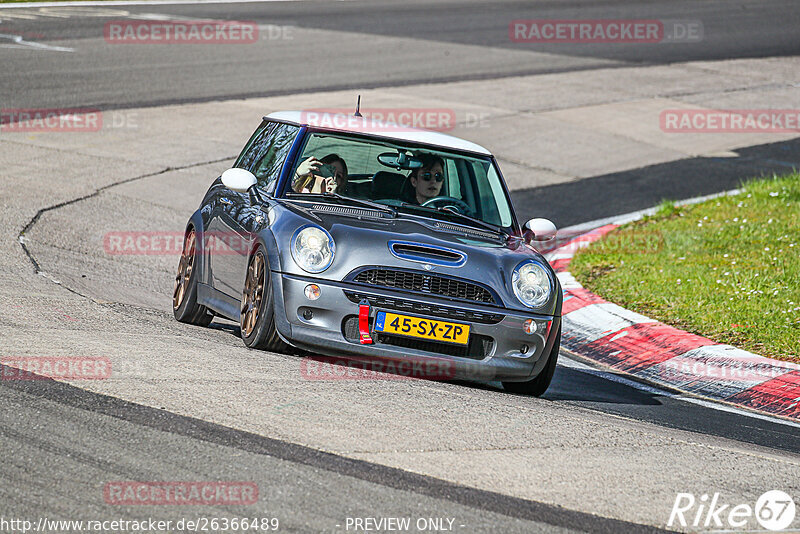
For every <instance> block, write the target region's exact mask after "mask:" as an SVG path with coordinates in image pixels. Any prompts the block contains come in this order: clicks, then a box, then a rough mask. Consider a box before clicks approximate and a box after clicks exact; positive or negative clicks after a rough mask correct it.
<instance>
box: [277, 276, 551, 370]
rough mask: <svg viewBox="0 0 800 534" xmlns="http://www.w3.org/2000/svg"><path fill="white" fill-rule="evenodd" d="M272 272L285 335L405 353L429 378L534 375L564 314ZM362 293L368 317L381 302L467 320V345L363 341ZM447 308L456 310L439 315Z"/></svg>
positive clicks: (317, 347) (307, 342)
mask: <svg viewBox="0 0 800 534" xmlns="http://www.w3.org/2000/svg"><path fill="white" fill-rule="evenodd" d="M271 278H272V282H271V283H272V286H273V287H272V289H273V295H275V314H276V325H277V327H278V332H279V333H280V334H281V336H282V337H283V338H284V339H285V341H287V342H289V343H290V344H292V345H294V346H296V347H298V348H301V349H305V350H308V351H312V352H317V353H320V354H323V355H326V356H343V355H356V356H358V357H360V359H362V360H363V359H372V358H380V359H382V360H386V359H388V360H391V361H395V362H397V363H398V364H400V363H406V364H408V362H409V361H410V362H411V364H408V365H409V367H408V368H411V367H412V364H415V363H420V365H419V366H417V367H414V368H415V369H435V372H434V376H431V377H432V378H444V379H455V380H481V381H492V380H503V381H521V380H528V379H530V378H532V377H535V376H536V375H538V373H539V372H540V371H541V369H542V368H543V367H544V365H545V364H546V363H547V362H546V360H547V358H546V357H543V356H544V355H547V354H549V352H550V349H551V348H552V346H553V341H554V338H555V336H556V335H557V333H558V331H559V326H560V321H561V318H560V317H558V316H555V317H553V316H547V315H537V314H533V313H525V312H520V311H516V310H507V309H502V308H496V307H487V306H483V305H480V304H477V303H476V304H475V305H471V304H469V303H462V302H459V303H452V302H447V301H443V300H441V299H436V298H435V297H431V298H428V297H427V296H421V295H417V294H410V293H402V292H396V291H393V290H391V289H389V288H380V287H369V288H364V287H363V286H360V285H354V284H349V283H346V282H331V281H327V280H320V279H316V278H313V277H305V276H297V275H290V274H284V273H278V272H274V271H273V272H272V277H271ZM312 283H313V284H316V285H318V286H319V288H320V297H319V298H318V299H317V300H313V301H312V300H309V299H308V298H307V297H306V296H305V287H306V286H307V285H308V284H312ZM364 297H368V299H369V301H370V302H371V304H372V305H371V307H370V314H369V315H370V324H372V320H373V319H374V317H375V314H376V313H377V311H378V310H385V311H393V312H395V313H402V314H407V315H413V316H417V317H424V318H431V319H434V320H437V319H438V320H445V321H451V322H455V323H468V324H470V328H471V331H470V341H471V342H470V345H469V347H468V349H466V348H465V349H464V350H463V353H460V350H461V347H453V346H452V345H445V344H440V343H432V342H415V340H412V339H409V338H398V337H396V336H385V335H381V334H376V333H374V332H373V333H372V337H373V339H374V340H375V343H373V344H369V345H362V344H361V343H360V342H359V340H358V333H357V324H358V313H359V305H358V302H359V301H363V298H364ZM387 303H388V304H387ZM398 306H401V307H398ZM409 306H411V307H410V308H409ZM420 310H422V311H420ZM445 313H452V314H455V315H451V316H443V314H445ZM465 318H467V319H465ZM468 318H473V319H475V320H468ZM527 319H533V320H534V321H535V322H536V323H537V324H538V325H539V328H538V329H537V333H533V334H527V333H526V332H525V331H524V330H523V323H524V322H525V321H526V320H527ZM354 325H355V327H354ZM354 328H355V329H356V330H355V331H354ZM473 340H474V341H475V343H473ZM477 343H479V344H477Z"/></svg>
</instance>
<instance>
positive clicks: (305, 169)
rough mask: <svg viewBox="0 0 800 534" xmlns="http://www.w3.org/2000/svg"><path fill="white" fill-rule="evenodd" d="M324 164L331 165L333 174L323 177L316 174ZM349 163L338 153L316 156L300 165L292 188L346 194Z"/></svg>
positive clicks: (311, 191)
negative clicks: (318, 157) (319, 157)
mask: <svg viewBox="0 0 800 534" xmlns="http://www.w3.org/2000/svg"><path fill="white" fill-rule="evenodd" d="M322 165H329V166H330V167H332V168H333V169H334V173H333V176H331V177H322V176H318V175H315V174H314V173H316V172H319V168H320V167H321V166H322ZM347 178H348V175H347V163H345V161H344V159H342V157H341V156H339V155H338V154H328V155H327V156H325V157H323V158H322V159H317V158H315V157H314V156H311V157H310V158H308V159H306V160H305V161H303V162H302V163H301V164H300V165H298V167H297V170H296V171H295V173H294V180H293V181H292V189H293V190H294V191H295V192H297V193H328V192H334V193H339V194H344V191H345V188H346V187H347Z"/></svg>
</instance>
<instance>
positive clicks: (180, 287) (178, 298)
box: [172, 230, 196, 310]
mask: <svg viewBox="0 0 800 534" xmlns="http://www.w3.org/2000/svg"><path fill="white" fill-rule="evenodd" d="M195 243H196V241H195V235H194V230H192V231H190V232H189V233H188V234H187V235H186V240H185V241H184V243H183V252H182V253H181V261H180V263H178V274H177V275H176V276H175V287H174V289H173V291H172V309H173V310H177V309H178V308H179V307H180V305H181V304H183V301H184V299H185V298H186V293H187V292H188V291H189V280H190V279H191V277H192V268H193V267H194V254H195Z"/></svg>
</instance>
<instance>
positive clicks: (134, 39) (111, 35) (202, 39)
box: [103, 20, 259, 44]
mask: <svg viewBox="0 0 800 534" xmlns="http://www.w3.org/2000/svg"><path fill="white" fill-rule="evenodd" d="M103 37H104V38H105V40H106V42H107V43H109V44H253V43H256V42H258V40H259V28H258V24H256V23H255V22H254V21H237V20H191V21H180V20H112V21H109V22H106V23H105V25H104V26H103Z"/></svg>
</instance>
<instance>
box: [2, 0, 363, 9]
mask: <svg viewBox="0 0 800 534" xmlns="http://www.w3.org/2000/svg"><path fill="white" fill-rule="evenodd" d="M304 1H306V0H111V1H109V2H23V3H20V4H9V5H0V9H15V8H17V9H18V8H25V7H72V6H80V7H103V6H168V5H187V4H190V5H203V4H263V3H266V2H304ZM338 1H339V2H345V1H348V0H338Z"/></svg>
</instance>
